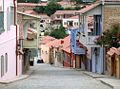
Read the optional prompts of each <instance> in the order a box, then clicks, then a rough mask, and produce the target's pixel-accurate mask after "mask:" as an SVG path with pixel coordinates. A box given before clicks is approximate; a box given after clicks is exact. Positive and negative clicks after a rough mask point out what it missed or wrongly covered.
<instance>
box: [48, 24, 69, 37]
mask: <svg viewBox="0 0 120 89" xmlns="http://www.w3.org/2000/svg"><path fill="white" fill-rule="evenodd" d="M50 36H52V37H54V38H56V39H63V38H65V37H66V36H67V34H66V32H65V29H64V27H62V26H60V27H59V28H58V29H53V31H52V32H51V33H50Z"/></svg>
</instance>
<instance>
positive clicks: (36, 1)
mask: <svg viewBox="0 0 120 89" xmlns="http://www.w3.org/2000/svg"><path fill="white" fill-rule="evenodd" d="M39 1H40V0H17V2H18V3H24V2H28V3H38V2H39Z"/></svg>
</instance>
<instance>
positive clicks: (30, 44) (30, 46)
mask: <svg viewBox="0 0 120 89" xmlns="http://www.w3.org/2000/svg"><path fill="white" fill-rule="evenodd" d="M17 17H18V19H17V23H18V24H19V28H20V32H19V33H20V39H21V42H22V44H23V51H24V55H23V73H25V72H26V71H27V70H28V69H29V65H30V64H29V62H30V61H31V65H32V62H33V60H34V58H35V57H38V47H39V39H40V16H36V15H31V14H27V13H24V12H19V11H17Z"/></svg>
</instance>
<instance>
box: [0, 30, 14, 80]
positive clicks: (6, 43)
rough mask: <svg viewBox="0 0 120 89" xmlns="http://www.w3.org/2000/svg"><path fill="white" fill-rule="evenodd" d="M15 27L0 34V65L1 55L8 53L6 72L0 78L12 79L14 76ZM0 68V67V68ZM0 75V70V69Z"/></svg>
mask: <svg viewBox="0 0 120 89" xmlns="http://www.w3.org/2000/svg"><path fill="white" fill-rule="evenodd" d="M15 30H16V29H12V30H10V31H8V32H4V33H2V34H1V35H0V65H1V55H3V56H4V55H5V53H7V54H8V72H7V73H5V75H4V76H3V77H1V76H0V80H6V79H12V78H14V77H15V76H16V31H15ZM0 70H1V68H0ZM0 75H1V71H0Z"/></svg>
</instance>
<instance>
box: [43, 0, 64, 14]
mask: <svg viewBox="0 0 120 89" xmlns="http://www.w3.org/2000/svg"><path fill="white" fill-rule="evenodd" d="M56 10H63V8H62V7H61V5H59V4H57V3H55V2H52V1H51V2H49V3H48V5H47V6H46V8H45V11H44V12H45V13H46V14H47V15H48V16H51V15H52V14H54V13H55V12H56Z"/></svg>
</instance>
